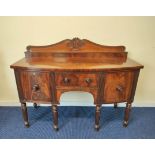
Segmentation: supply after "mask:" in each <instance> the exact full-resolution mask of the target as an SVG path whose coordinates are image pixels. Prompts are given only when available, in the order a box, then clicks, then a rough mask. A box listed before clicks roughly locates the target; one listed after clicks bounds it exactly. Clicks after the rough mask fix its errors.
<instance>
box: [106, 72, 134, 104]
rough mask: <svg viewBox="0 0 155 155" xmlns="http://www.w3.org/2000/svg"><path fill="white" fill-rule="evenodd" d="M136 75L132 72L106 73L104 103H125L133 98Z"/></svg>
mask: <svg viewBox="0 0 155 155" xmlns="http://www.w3.org/2000/svg"><path fill="white" fill-rule="evenodd" d="M133 79H134V73H133V72H131V71H122V72H112V73H106V74H105V78H104V92H103V93H104V94H103V101H104V103H117V102H125V101H127V100H128V99H129V98H130V96H131V89H132V85H133Z"/></svg>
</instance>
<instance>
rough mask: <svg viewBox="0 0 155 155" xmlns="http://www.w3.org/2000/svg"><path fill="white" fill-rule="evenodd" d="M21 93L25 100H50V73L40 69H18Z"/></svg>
mask: <svg viewBox="0 0 155 155" xmlns="http://www.w3.org/2000/svg"><path fill="white" fill-rule="evenodd" d="M19 77H20V84H21V89H22V95H23V98H24V100H26V101H27V102H42V103H46V102H51V101H52V94H51V87H50V85H51V83H50V73H49V72H40V71H37V72H36V71H20V72H19Z"/></svg>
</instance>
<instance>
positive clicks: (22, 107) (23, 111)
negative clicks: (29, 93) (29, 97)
mask: <svg viewBox="0 0 155 155" xmlns="http://www.w3.org/2000/svg"><path fill="white" fill-rule="evenodd" d="M21 110H22V115H23V119H24V124H25V127H27V128H28V127H29V126H30V125H29V122H28V114H27V107H26V103H25V102H21Z"/></svg>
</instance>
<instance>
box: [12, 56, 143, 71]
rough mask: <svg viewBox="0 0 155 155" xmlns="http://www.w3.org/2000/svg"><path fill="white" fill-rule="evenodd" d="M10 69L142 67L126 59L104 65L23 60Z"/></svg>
mask: <svg viewBox="0 0 155 155" xmlns="http://www.w3.org/2000/svg"><path fill="white" fill-rule="evenodd" d="M11 68H22V69H44V70H109V69H116V70H117V69H118V70H119V69H126V68H127V69H138V68H143V66H142V65H141V64H139V63H137V62H135V61H134V60H132V59H129V58H128V59H127V61H126V62H125V63H123V64H105V63H74V62H63V63H56V62H50V61H33V62H28V61H27V60H26V59H25V58H23V59H21V60H19V61H17V62H16V63H14V64H12V65H11Z"/></svg>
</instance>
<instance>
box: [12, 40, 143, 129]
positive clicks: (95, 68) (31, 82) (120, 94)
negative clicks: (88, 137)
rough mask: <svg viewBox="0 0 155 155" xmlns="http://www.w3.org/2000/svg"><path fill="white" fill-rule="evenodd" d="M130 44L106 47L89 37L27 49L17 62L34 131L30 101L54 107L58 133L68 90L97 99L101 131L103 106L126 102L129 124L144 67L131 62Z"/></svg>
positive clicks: (21, 90) (25, 116) (24, 111)
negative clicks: (63, 96)
mask: <svg viewBox="0 0 155 155" xmlns="http://www.w3.org/2000/svg"><path fill="white" fill-rule="evenodd" d="M127 54H128V53H127V52H126V51H125V46H105V45H100V44H96V43H94V42H91V41H89V40H87V39H82V40H81V39H79V38H73V39H72V40H70V39H66V40H63V41H61V42H58V43H56V44H52V45H47V46H27V51H26V52H25V58H23V59H21V60H19V61H18V62H16V63H14V64H12V65H11V66H10V67H11V68H13V69H14V73H15V78H16V84H17V89H18V95H19V100H20V102H21V110H22V114H23V119H24V124H25V126H26V127H29V121H28V114H27V107H26V102H32V103H34V105H35V106H37V104H38V103H45V104H46V103H48V104H49V103H50V104H51V106H52V113H53V127H54V129H55V130H58V110H57V106H58V105H59V104H60V102H59V101H60V96H61V94H62V93H64V92H68V91H85V92H89V93H91V94H92V95H93V98H94V104H95V107H96V111H95V129H96V130H99V127H100V125H99V120H100V109H101V106H102V104H111V103H112V104H114V107H115V108H116V107H117V103H124V102H125V103H126V108H125V114H124V121H123V126H125V127H126V126H127V125H128V120H129V113H130V110H131V105H132V102H133V100H134V95H135V90H136V85H137V81H138V76H139V72H140V69H141V68H143V66H142V65H141V64H139V63H137V62H135V61H133V60H131V59H129V58H127Z"/></svg>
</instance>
